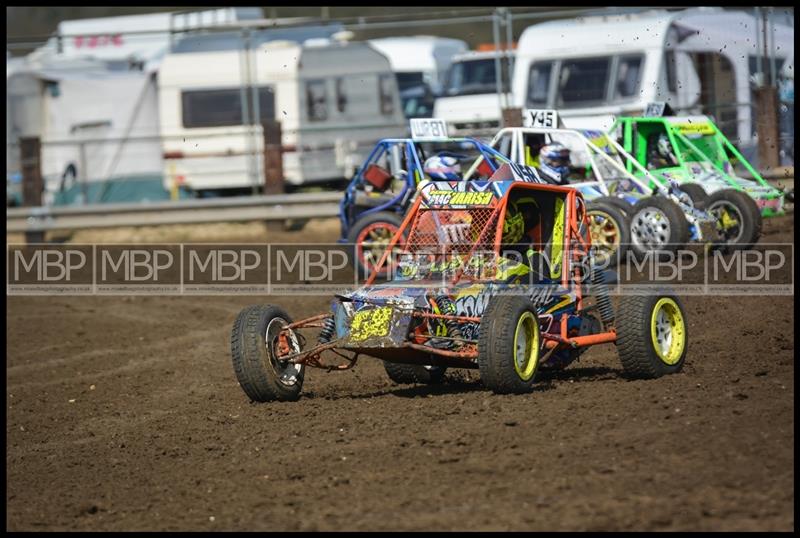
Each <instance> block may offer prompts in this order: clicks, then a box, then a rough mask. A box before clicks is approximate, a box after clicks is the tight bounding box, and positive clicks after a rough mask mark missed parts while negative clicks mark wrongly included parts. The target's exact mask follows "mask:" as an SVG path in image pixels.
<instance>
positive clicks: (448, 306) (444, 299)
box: [434, 295, 461, 344]
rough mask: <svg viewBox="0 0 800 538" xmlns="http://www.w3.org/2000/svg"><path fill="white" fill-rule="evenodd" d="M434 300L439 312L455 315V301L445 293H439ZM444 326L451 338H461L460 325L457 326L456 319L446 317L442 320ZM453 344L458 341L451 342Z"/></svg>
mask: <svg viewBox="0 0 800 538" xmlns="http://www.w3.org/2000/svg"><path fill="white" fill-rule="evenodd" d="M434 300H435V301H436V306H438V307H439V312H441V313H442V314H447V315H449V316H455V315H456V303H454V302H453V300H452V299H451V298H450V297H448V296H447V295H439V296H438V297H436V299H434ZM444 325H445V327H447V334H448V336H450V337H451V338H461V327H459V325H458V322H457V321H456V320H452V319H448V320H445V322H444ZM453 343H454V344H458V342H453Z"/></svg>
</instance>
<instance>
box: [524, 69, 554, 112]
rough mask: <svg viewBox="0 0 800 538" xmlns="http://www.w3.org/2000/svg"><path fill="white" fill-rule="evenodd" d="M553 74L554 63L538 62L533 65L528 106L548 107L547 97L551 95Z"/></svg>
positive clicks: (529, 83)
mask: <svg viewBox="0 0 800 538" xmlns="http://www.w3.org/2000/svg"><path fill="white" fill-rule="evenodd" d="M552 72H553V62H536V63H534V64H532V65H531V71H530V74H529V75H528V80H529V82H528V99H527V102H526V105H527V106H528V107H530V108H535V107H537V106H547V95H548V93H550V91H549V90H550V75H551V73H552Z"/></svg>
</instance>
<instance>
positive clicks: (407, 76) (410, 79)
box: [395, 71, 425, 92]
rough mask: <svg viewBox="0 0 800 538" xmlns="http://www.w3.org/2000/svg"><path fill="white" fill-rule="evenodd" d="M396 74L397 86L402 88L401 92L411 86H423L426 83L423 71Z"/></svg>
mask: <svg viewBox="0 0 800 538" xmlns="http://www.w3.org/2000/svg"><path fill="white" fill-rule="evenodd" d="M395 76H396V77H397V86H398V88H400V91H401V92H402V91H404V90H407V89H409V88H414V87H417V86H423V85H424V84H425V80H424V79H423V76H422V71H409V72H404V73H395Z"/></svg>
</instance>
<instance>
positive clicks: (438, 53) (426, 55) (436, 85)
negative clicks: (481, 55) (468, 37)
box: [369, 35, 469, 118]
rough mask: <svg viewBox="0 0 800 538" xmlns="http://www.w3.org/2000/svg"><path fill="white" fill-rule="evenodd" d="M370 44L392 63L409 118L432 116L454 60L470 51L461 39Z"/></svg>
mask: <svg viewBox="0 0 800 538" xmlns="http://www.w3.org/2000/svg"><path fill="white" fill-rule="evenodd" d="M369 44H370V45H372V46H373V47H375V48H376V49H377V50H378V51H379V52H381V53H383V54H384V55H385V56H386V57H387V58H388V59H389V63H390V64H391V66H392V71H394V73H395V76H396V77H397V85H398V87H399V88H400V100H401V101H402V103H403V113H404V114H405V116H406V117H407V118H416V117H430V116H431V114H432V113H433V103H434V97H435V96H436V95H438V94H440V93H441V91H442V88H443V87H444V84H445V78H446V76H447V70H448V69H449V67H450V64H451V63H452V61H453V56H455V55H457V54H459V53H462V52H465V51H466V50H468V49H469V47H468V46H467V43H466V42H465V41H461V40H460V39H450V38H446V37H434V36H425V35H418V36H411V37H386V38H382V39H371V40H369Z"/></svg>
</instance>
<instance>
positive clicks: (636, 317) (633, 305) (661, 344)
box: [617, 295, 689, 378]
mask: <svg viewBox="0 0 800 538" xmlns="http://www.w3.org/2000/svg"><path fill="white" fill-rule="evenodd" d="M688 347H689V336H688V330H687V323H686V314H685V313H684V310H683V307H682V306H681V303H680V301H679V300H678V298H677V297H675V296H672V295H660V296H654V295H648V296H635V297H623V298H622V300H621V301H620V305H619V311H618V314H617V352H618V353H619V358H620V361H621V362H622V367H623V368H624V369H625V373H626V374H628V375H629V376H631V377H641V378H654V377H660V376H662V375H664V374H673V373H675V372H678V371H679V370H680V369H681V368H682V367H683V363H684V361H685V360H686V351H687V349H688Z"/></svg>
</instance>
